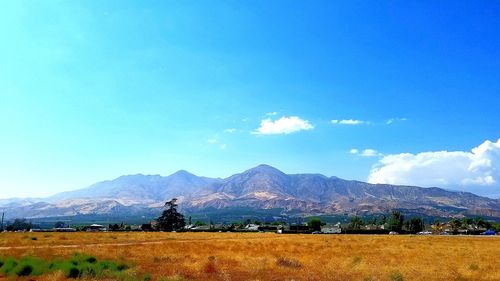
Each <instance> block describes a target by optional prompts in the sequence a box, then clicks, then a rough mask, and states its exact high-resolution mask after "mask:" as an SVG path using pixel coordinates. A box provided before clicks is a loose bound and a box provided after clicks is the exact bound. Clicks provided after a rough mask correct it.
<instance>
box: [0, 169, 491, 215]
mask: <svg viewBox="0 0 500 281" xmlns="http://www.w3.org/2000/svg"><path fill="white" fill-rule="evenodd" d="M173 197H177V198H179V203H180V205H181V208H182V209H183V210H184V211H189V212H199V211H203V210H207V209H210V210H213V209H231V208H240V209H241V208H245V209H248V210H251V209H255V210H262V209H273V210H276V209H281V210H283V212H285V213H286V212H293V213H301V214H304V215H311V214H315V215H318V214H356V215H369V214H376V213H385V212H388V211H390V210H391V209H403V210H408V211H411V212H412V213H420V214H425V215H430V216H444V217H446V216H452V215H453V216H455V215H483V216H489V217H500V200H498V199H491V198H485V197H480V196H477V195H474V194H472V193H468V192H453V191H447V190H444V189H440V188H436V187H433V188H422V187H415V186H395V185H387V184H369V183H365V182H360V181H349V180H343V179H340V178H337V177H326V176H324V175H320V174H293V175H288V174H285V173H283V172H281V171H280V170H278V169H276V168H274V167H271V166H268V165H259V166H257V167H255V168H252V169H249V170H247V171H244V172H242V173H240V174H236V175H233V176H231V177H228V178H226V179H214V178H206V177H199V176H196V175H193V174H191V173H189V172H186V171H178V172H176V173H174V174H172V175H170V176H167V177H162V176H159V175H152V176H148V175H140V174H139V175H129V176H122V177H119V178H117V179H114V180H111V181H104V182H99V183H96V184H94V185H92V186H90V187H87V188H84V189H81V190H76V191H71V192H64V193H60V194H57V195H55V196H52V197H49V198H45V199H32V200H20V199H17V201H12V202H10V201H9V204H3V206H4V207H3V208H6V209H7V215H8V216H9V214H10V216H11V217H12V216H13V215H15V216H18V217H20V216H22V217H54V216H72V215H73V216H75V215H88V214H95V215H105V214H109V215H113V216H116V215H123V216H129V215H140V214H141V213H149V214H150V213H151V212H152V210H159V209H160V208H161V207H162V206H163V203H164V202H165V201H166V200H169V199H171V198H173ZM5 202H8V201H5ZM0 205H2V202H1V201H0Z"/></svg>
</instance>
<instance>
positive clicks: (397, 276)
mask: <svg viewBox="0 0 500 281" xmlns="http://www.w3.org/2000/svg"><path fill="white" fill-rule="evenodd" d="M389 277H390V280H391V281H404V280H405V279H404V278H403V274H401V273H399V272H397V271H396V272H393V273H391V275H390V276H389Z"/></svg>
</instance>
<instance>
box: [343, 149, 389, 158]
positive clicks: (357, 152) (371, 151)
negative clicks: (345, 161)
mask: <svg viewBox="0 0 500 281" xmlns="http://www.w3.org/2000/svg"><path fill="white" fill-rule="evenodd" d="M349 153H351V154H355V155H359V156H362V157H377V156H382V154H381V153H379V152H378V151H376V150H375V149H371V148H367V149H364V150H362V151H360V150H359V149H357V148H353V149H351V150H349Z"/></svg>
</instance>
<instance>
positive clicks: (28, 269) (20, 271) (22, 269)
mask: <svg viewBox="0 0 500 281" xmlns="http://www.w3.org/2000/svg"><path fill="white" fill-rule="evenodd" d="M33 269H34V268H33V266H32V265H31V264H28V263H26V264H20V265H19V266H18V267H17V269H16V275H17V276H30V275H31V273H32V272H33Z"/></svg>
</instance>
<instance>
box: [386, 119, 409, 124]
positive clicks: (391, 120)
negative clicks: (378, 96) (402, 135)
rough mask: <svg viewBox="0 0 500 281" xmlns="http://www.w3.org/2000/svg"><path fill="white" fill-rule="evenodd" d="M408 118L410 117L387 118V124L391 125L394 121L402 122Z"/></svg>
mask: <svg viewBox="0 0 500 281" xmlns="http://www.w3.org/2000/svg"><path fill="white" fill-rule="evenodd" d="M406 120H408V119H407V118H391V119H387V121H385V124H387V125H391V124H393V123H394V122H402V121H406Z"/></svg>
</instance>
